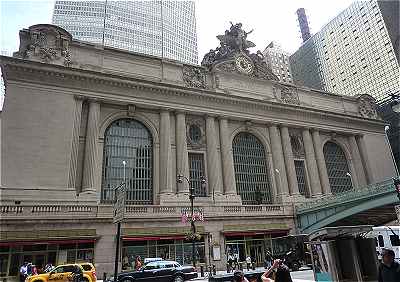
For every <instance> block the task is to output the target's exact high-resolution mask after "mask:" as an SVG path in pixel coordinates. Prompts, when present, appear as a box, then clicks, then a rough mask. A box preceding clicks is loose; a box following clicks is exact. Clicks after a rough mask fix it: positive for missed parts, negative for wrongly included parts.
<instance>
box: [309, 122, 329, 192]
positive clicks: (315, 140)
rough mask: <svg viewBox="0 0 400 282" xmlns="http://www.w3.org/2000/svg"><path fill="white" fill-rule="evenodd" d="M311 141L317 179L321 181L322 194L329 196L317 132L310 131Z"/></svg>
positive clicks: (324, 165) (326, 175)
mask: <svg viewBox="0 0 400 282" xmlns="http://www.w3.org/2000/svg"><path fill="white" fill-rule="evenodd" d="M312 139H313V143H314V151H315V158H316V160H317V165H318V172H319V178H320V181H321V188H322V192H323V193H324V194H325V195H328V194H331V193H332V191H331V185H330V184H329V177H328V170H327V169H326V163H325V157H324V151H323V148H322V144H321V137H320V135H319V131H318V130H312Z"/></svg>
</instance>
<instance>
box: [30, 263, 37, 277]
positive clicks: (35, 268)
mask: <svg viewBox="0 0 400 282" xmlns="http://www.w3.org/2000/svg"><path fill="white" fill-rule="evenodd" d="M37 274H38V271H37V267H36V265H34V264H32V266H31V275H37Z"/></svg>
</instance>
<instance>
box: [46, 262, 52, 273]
mask: <svg viewBox="0 0 400 282" xmlns="http://www.w3.org/2000/svg"><path fill="white" fill-rule="evenodd" d="M53 268H54V266H53V264H52V263H51V262H48V263H47V264H46V266H45V267H44V272H45V273H47V272H50V271H52V270H53Z"/></svg>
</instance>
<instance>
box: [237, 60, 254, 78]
mask: <svg viewBox="0 0 400 282" xmlns="http://www.w3.org/2000/svg"><path fill="white" fill-rule="evenodd" d="M235 64H236V68H237V69H238V71H240V72H242V73H245V74H250V73H251V72H252V71H253V64H252V63H251V61H250V60H249V59H247V58H246V57H243V56H239V57H237V58H236V60H235Z"/></svg>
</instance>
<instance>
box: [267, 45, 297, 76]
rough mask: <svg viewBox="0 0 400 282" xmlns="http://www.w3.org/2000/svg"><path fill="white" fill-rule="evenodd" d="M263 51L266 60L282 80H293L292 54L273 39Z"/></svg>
mask: <svg viewBox="0 0 400 282" xmlns="http://www.w3.org/2000/svg"><path fill="white" fill-rule="evenodd" d="M262 53H263V55H264V58H265V59H264V61H265V62H266V63H267V65H268V66H269V67H270V68H271V69H272V72H273V73H274V74H275V75H276V76H278V78H279V80H280V81H283V82H292V74H291V71H290V64H289V56H290V54H289V53H288V52H286V51H284V50H283V49H282V47H281V45H280V44H278V43H277V42H275V41H271V43H269V44H268V46H267V47H266V48H265V49H264V51H263V52H262Z"/></svg>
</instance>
